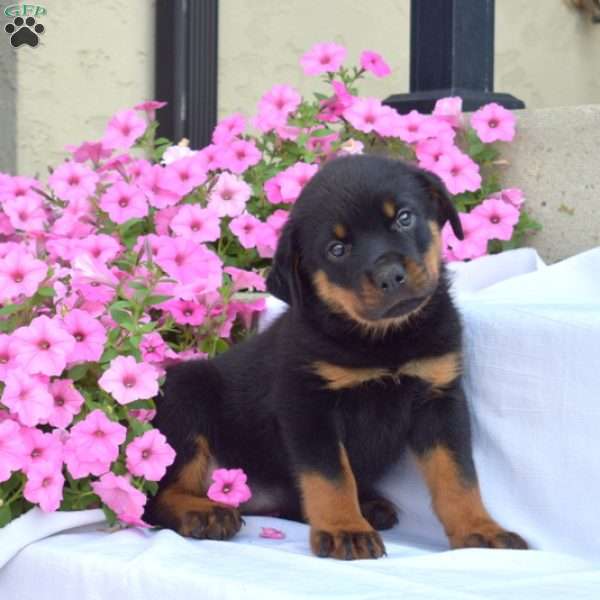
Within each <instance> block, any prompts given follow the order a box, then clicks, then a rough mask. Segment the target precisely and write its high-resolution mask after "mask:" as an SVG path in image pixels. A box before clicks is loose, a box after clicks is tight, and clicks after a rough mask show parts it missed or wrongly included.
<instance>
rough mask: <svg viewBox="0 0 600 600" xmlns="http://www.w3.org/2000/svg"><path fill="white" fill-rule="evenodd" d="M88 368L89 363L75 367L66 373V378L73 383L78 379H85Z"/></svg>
mask: <svg viewBox="0 0 600 600" xmlns="http://www.w3.org/2000/svg"><path fill="white" fill-rule="evenodd" d="M89 366H90V364H89V363H82V364H80V365H75V366H74V367H71V368H70V369H69V370H68V371H67V377H68V378H69V379H72V380H73V381H79V380H80V379H82V378H83V377H85V374H86V373H87V372H88V369H89Z"/></svg>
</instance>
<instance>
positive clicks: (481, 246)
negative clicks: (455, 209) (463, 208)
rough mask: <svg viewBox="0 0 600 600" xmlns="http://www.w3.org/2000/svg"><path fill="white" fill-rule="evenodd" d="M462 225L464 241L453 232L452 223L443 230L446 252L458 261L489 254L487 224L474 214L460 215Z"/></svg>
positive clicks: (443, 243) (447, 224) (443, 242)
mask: <svg viewBox="0 0 600 600" xmlns="http://www.w3.org/2000/svg"><path fill="white" fill-rule="evenodd" d="M458 216H459V218H460V222H461V225H462V229H463V233H464V239H463V240H459V239H458V238H457V237H456V236H455V235H454V232H453V231H452V228H451V227H450V223H446V225H444V227H443V229H442V245H443V248H444V252H447V251H449V252H451V254H452V256H453V257H454V258H455V259H457V260H467V259H471V258H477V257H479V256H483V255H484V254H486V253H487V243H488V240H489V238H488V236H487V231H486V229H485V223H484V222H483V221H482V219H481V217H478V216H477V215H474V214H472V213H458Z"/></svg>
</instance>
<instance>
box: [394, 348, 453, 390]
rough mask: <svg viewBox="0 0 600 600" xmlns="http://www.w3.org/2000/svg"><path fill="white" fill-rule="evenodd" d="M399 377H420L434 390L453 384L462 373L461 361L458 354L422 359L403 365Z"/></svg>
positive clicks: (398, 373) (451, 353) (450, 353)
mask: <svg viewBox="0 0 600 600" xmlns="http://www.w3.org/2000/svg"><path fill="white" fill-rule="evenodd" d="M396 373H397V375H407V376H409V377H418V378H419V379H423V380H424V381H426V382H427V383H429V384H431V386H433V387H434V388H440V387H444V386H446V385H448V384H450V383H452V382H453V381H454V380H455V379H456V378H457V377H458V376H459V375H460V373H461V361H460V355H459V353H458V352H449V353H448V354H444V355H442V356H435V357H431V358H420V359H417V360H411V361H409V362H407V363H405V364H403V365H402V366H401V367H400V368H399V369H398V371H397V372H396Z"/></svg>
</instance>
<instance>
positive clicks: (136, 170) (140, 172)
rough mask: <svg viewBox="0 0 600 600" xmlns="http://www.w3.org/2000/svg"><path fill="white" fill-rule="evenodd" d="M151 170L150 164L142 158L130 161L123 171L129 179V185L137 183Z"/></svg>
mask: <svg viewBox="0 0 600 600" xmlns="http://www.w3.org/2000/svg"><path fill="white" fill-rule="evenodd" d="M151 169H152V164H151V163H150V162H148V161H147V160H146V159H144V158H140V159H138V160H132V161H131V162H130V163H129V164H128V165H127V167H126V168H125V171H126V173H127V177H128V179H129V183H139V182H140V181H141V180H142V179H143V178H144V177H145V176H146V175H147V174H148V173H149V172H150V170H151Z"/></svg>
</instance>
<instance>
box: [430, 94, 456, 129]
mask: <svg viewBox="0 0 600 600" xmlns="http://www.w3.org/2000/svg"><path fill="white" fill-rule="evenodd" d="M432 114H433V115H435V116H436V117H438V118H440V119H444V120H445V121H447V122H448V123H449V124H450V125H451V126H452V127H458V126H459V125H460V117H461V115H462V98H461V97H460V96H449V97H448V98H440V99H439V100H437V101H436V103H435V107H434V109H433V113H432Z"/></svg>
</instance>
